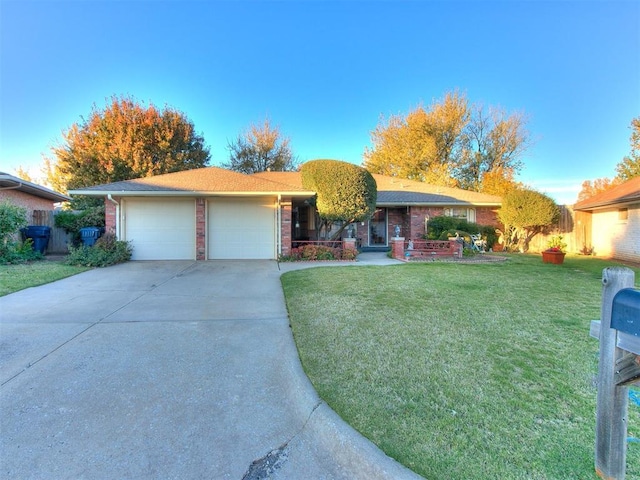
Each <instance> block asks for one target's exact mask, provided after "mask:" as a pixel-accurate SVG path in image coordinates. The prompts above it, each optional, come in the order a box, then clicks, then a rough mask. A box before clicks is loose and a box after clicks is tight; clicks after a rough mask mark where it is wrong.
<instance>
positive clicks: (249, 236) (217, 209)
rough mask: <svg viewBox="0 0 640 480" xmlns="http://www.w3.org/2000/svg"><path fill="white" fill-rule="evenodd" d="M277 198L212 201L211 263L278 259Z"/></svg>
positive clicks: (209, 213)
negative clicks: (214, 260)
mask: <svg viewBox="0 0 640 480" xmlns="http://www.w3.org/2000/svg"><path fill="white" fill-rule="evenodd" d="M276 212H277V209H276V198H275V197H257V198H255V197H254V198H228V197H218V198H214V199H211V200H209V203H208V208H207V239H208V242H207V243H208V252H209V259H216V260H217V259H274V258H276V231H277V229H276Z"/></svg>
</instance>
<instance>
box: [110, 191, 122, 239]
mask: <svg viewBox="0 0 640 480" xmlns="http://www.w3.org/2000/svg"><path fill="white" fill-rule="evenodd" d="M107 200H109V201H110V202H111V203H113V204H114V205H115V206H116V238H117V239H118V240H120V224H121V223H122V222H121V221H120V204H119V203H118V202H117V201H116V200H114V198H113V197H112V196H111V194H110V193H107Z"/></svg>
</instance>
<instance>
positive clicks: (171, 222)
mask: <svg viewBox="0 0 640 480" xmlns="http://www.w3.org/2000/svg"><path fill="white" fill-rule="evenodd" d="M121 209H122V211H123V213H122V221H123V224H124V229H123V230H122V231H124V232H125V235H124V239H125V240H127V241H130V242H131V244H132V246H133V255H132V260H195V258H196V243H195V242H196V213H195V212H196V207H195V200H194V199H192V198H191V199H183V198H172V199H142V198H141V199H127V200H123V201H122V207H121Z"/></svg>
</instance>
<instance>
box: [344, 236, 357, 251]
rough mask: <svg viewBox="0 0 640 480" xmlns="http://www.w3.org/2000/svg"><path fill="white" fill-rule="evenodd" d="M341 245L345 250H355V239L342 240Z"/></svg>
mask: <svg viewBox="0 0 640 480" xmlns="http://www.w3.org/2000/svg"><path fill="white" fill-rule="evenodd" d="M342 245H343V248H344V249H345V250H357V249H358V248H357V247H356V239H355V238H344V239H343V240H342Z"/></svg>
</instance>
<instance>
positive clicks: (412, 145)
mask: <svg viewBox="0 0 640 480" xmlns="http://www.w3.org/2000/svg"><path fill="white" fill-rule="evenodd" d="M371 141H372V144H373V147H372V148H371V149H370V148H365V152H364V166H365V168H367V169H368V170H369V171H371V172H373V173H381V174H384V175H391V176H396V177H400V178H408V179H411V180H418V181H424V182H427V183H431V184H434V185H444V186H455V187H460V188H464V189H468V190H474V191H481V192H485V193H491V194H498V195H500V194H502V193H505V192H506V191H508V190H511V189H512V188H514V187H515V186H517V184H516V182H515V181H514V178H515V175H516V174H517V173H518V172H519V171H520V170H521V169H522V166H523V165H522V161H521V160H520V158H521V156H522V154H523V153H524V152H525V151H526V149H527V148H528V145H529V134H528V132H527V129H526V118H525V117H524V115H522V114H520V113H514V114H511V115H509V114H507V113H506V112H505V111H504V110H503V109H500V108H492V107H491V108H489V109H488V110H487V111H485V109H484V108H483V107H482V106H472V105H470V104H469V101H468V100H467V98H466V97H465V96H464V95H462V94H460V93H458V92H450V93H447V94H446V95H445V96H444V98H443V99H442V100H440V101H436V102H434V103H433V104H432V105H431V106H430V108H429V109H428V110H425V109H424V108H423V107H418V108H416V109H415V110H412V111H411V112H409V114H408V115H407V116H406V117H403V116H391V117H390V118H389V120H388V121H385V120H384V119H382V120H381V122H380V124H379V125H378V126H377V127H376V129H375V130H374V131H373V132H372V133H371Z"/></svg>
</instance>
